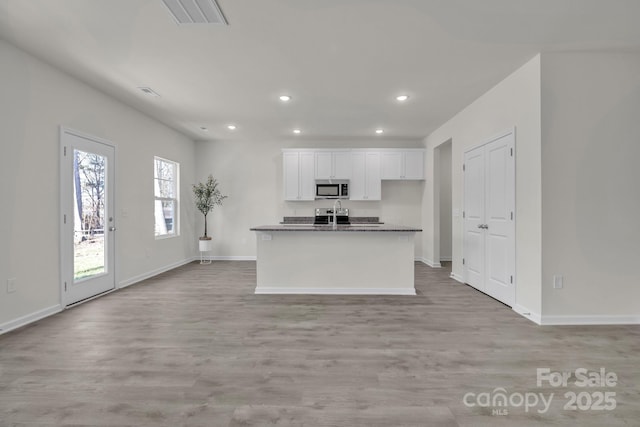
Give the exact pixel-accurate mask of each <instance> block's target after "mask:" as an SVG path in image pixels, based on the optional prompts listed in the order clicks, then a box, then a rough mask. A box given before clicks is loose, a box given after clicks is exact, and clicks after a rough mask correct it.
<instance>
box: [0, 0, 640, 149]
mask: <svg viewBox="0 0 640 427" xmlns="http://www.w3.org/2000/svg"><path fill="white" fill-rule="evenodd" d="M218 4H219V5H220V7H221V9H222V11H223V13H224V15H225V17H226V18H227V20H228V21H229V25H228V26H220V25H182V26H178V25H177V24H176V23H175V21H174V19H173V17H172V16H171V15H169V13H168V11H167V9H166V7H165V6H164V5H163V4H162V1H161V0H0V37H2V38H4V39H6V40H8V41H9V42H11V43H13V44H15V45H18V46H19V47H21V48H23V49H24V50H26V51H28V52H31V53H32V54H34V55H35V56H37V57H39V58H41V59H43V60H45V61H47V62H49V63H51V64H53V65H55V66H56V67H58V68H61V69H63V70H65V71H67V72H68V73H70V74H72V75H74V76H76V77H77V78H79V79H81V80H83V81H85V82H87V83H88V84H90V85H92V86H94V87H96V88H98V89H100V90H102V91H104V92H107V93H109V94H111V95H112V96H114V97H115V98H117V99H119V100H121V101H123V102H125V103H127V104H129V105H132V106H134V107H135V108H137V109H139V110H141V111H143V112H145V113H147V114H148V115H150V116H152V117H154V118H156V119H158V120H159V121H161V122H163V123H166V124H167V125H169V126H171V127H173V128H174V129H177V130H179V131H180V132H183V133H185V134H187V135H188V136H190V137H191V138H193V139H197V140H205V139H212V140H214V139H232V140H235V139H238V140H248V141H260V140H265V139H282V138H302V139H304V138H313V139H315V140H318V139H363V138H381V136H376V135H375V134H374V130H375V129H376V128H377V127H382V128H384V129H385V134H384V135H383V136H382V138H389V139H394V140H395V139H403V138H409V139H415V138H422V137H424V136H426V135H428V134H429V133H430V132H431V131H433V130H434V129H435V128H436V127H438V126H439V125H441V124H442V123H443V122H445V121H446V120H447V119H449V118H450V117H452V116H453V115H454V114H455V113H457V112H458V111H460V110H461V109H462V108H464V107H465V106H467V105H468V104H469V103H471V102H472V101H473V100H474V99H476V98H477V97H479V96H480V95H482V94H483V93H484V92H486V91H487V90H488V89H490V88H491V87H492V86H493V85H495V84H496V83H498V82H499V81H500V80H502V79H503V78H504V77H506V76H507V75H508V74H510V73H511V72H513V71H514V70H515V69H517V68H518V67H519V66H521V65H522V64H524V63H525V62H526V61H527V60H529V59H530V58H532V57H533V56H534V55H535V54H536V53H538V52H540V51H561V50H586V49H598V50H602V49H622V50H633V51H640V25H639V24H638V22H637V21H638V18H640V1H638V0H606V1H605V0H219V1H218ZM139 86H148V87H151V88H152V89H153V90H155V91H156V92H157V93H158V94H160V95H161V96H160V97H159V98H153V97H149V96H147V95H144V94H143V93H141V92H140V91H138V90H137V89H136V88H137V87H139ZM282 93H287V94H290V95H291V96H292V97H293V100H292V101H291V102H289V103H287V104H283V103H282V102H280V101H278V95H279V94H282ZM400 93H406V94H409V95H410V96H411V98H410V99H409V101H408V102H406V103H404V104H399V103H398V102H397V101H395V100H394V97H395V95H397V94H400ZM229 123H234V124H236V125H237V126H238V128H237V130H235V131H234V132H230V131H229V130H227V129H226V125H227V124H229ZM201 126H206V127H207V128H209V132H206V133H205V132H203V131H201V130H200V127H201ZM296 127H298V128H301V129H302V131H303V134H302V135H299V136H293V135H292V134H291V130H292V129H293V128H296Z"/></svg>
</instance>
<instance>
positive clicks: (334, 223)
mask: <svg viewBox="0 0 640 427" xmlns="http://www.w3.org/2000/svg"><path fill="white" fill-rule="evenodd" d="M336 205H340V209H342V202H341V201H340V200H339V199H336V201H335V202H334V203H333V228H334V229H336V228H338V222H337V219H336V215H337V212H338V211H337V210H336Z"/></svg>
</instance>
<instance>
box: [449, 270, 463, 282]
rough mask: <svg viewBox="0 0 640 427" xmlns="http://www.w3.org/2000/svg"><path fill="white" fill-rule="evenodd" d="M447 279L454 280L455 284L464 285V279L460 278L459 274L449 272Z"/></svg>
mask: <svg viewBox="0 0 640 427" xmlns="http://www.w3.org/2000/svg"><path fill="white" fill-rule="evenodd" d="M449 277H450V278H451V279H453V280H455V281H456V282H460V283H464V278H463V277H462V276H460V275H459V274H456V273H454V272H451V274H449Z"/></svg>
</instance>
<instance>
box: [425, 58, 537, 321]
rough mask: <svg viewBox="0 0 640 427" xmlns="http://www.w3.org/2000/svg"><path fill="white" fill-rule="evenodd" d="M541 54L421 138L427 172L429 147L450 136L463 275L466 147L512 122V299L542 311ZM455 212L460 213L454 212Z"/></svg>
mask: <svg viewBox="0 0 640 427" xmlns="http://www.w3.org/2000/svg"><path fill="white" fill-rule="evenodd" d="M540 108H541V105H540V56H539V55H538V56H536V57H534V58H533V59H531V60H530V61H529V62H527V63H526V64H525V65H523V66H522V67H521V68H520V69H518V70H517V71H515V72H514V73H513V74H511V75H510V76H508V77H507V78H506V79H505V80H503V81H502V82H500V83H499V84H498V85H497V86H495V87H494V88H493V89H491V90H490V91H488V92H487V93H486V94H484V95H483V96H481V97H480V98H479V99H477V100H476V101H475V102H473V103H472V104H471V105H469V106H468V107H467V108H465V109H464V110H463V111H461V112H460V113H458V114H457V115H456V116H454V117H453V118H452V119H450V120H449V121H448V122H447V123H445V124H444V125H443V126H441V127H440V128H439V129H437V130H436V131H435V132H433V133H432V134H431V135H429V136H428V137H427V138H426V139H425V144H426V147H427V173H429V174H433V172H432V171H433V157H434V156H433V152H434V151H433V150H434V148H435V147H436V146H438V145H440V144H442V143H445V142H446V141H449V140H452V168H453V174H452V182H451V185H452V209H453V211H454V218H453V241H452V257H453V263H452V270H453V271H452V273H453V274H454V275H455V276H456V277H457V278H458V279H462V276H463V268H462V257H463V253H462V248H463V242H462V234H463V233H462V225H463V224H462V209H463V187H462V185H463V180H462V159H463V153H464V151H465V150H467V149H469V148H470V147H472V146H474V145H478V144H481V143H483V142H485V141H487V140H488V139H490V138H491V137H492V136H494V135H496V134H498V133H500V132H503V131H505V130H508V129H509V128H512V127H515V128H516V242H517V243H516V246H517V247H516V283H517V287H516V289H517V290H516V305H517V306H518V309H519V311H520V310H521V311H528V312H531V313H534V314H535V315H539V314H540V313H541V289H540V283H541V278H540V276H541V270H542V267H541V262H542V261H541V237H540V236H541V223H542V219H541V177H540V173H541V154H540V150H541V148H540V144H541V143H540V138H541V136H540V134H541V130H540V129H541V113H540ZM433 183H434V177H433V175H429V176H428V177H427V183H426V185H425V192H424V199H423V228H424V230H425V231H424V233H423V252H424V257H425V258H426V259H427V260H428V261H430V262H432V261H433V260H435V258H434V256H435V255H436V254H437V252H438V249H437V248H436V247H435V246H434V245H435V242H436V241H437V236H436V233H437V232H439V227H436V226H437V224H435V223H434V221H433V218H434V209H436V208H437V203H436V202H435V200H434V195H435V194H436V193H435V191H434V187H433ZM455 212H458V213H459V215H458V216H455Z"/></svg>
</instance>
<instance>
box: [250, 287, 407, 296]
mask: <svg viewBox="0 0 640 427" xmlns="http://www.w3.org/2000/svg"><path fill="white" fill-rule="evenodd" d="M255 293H256V294H258V295H264V294H305V295H415V294H416V290H415V289H413V288H411V289H398V288H278V287H270V286H258V287H256V291H255Z"/></svg>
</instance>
